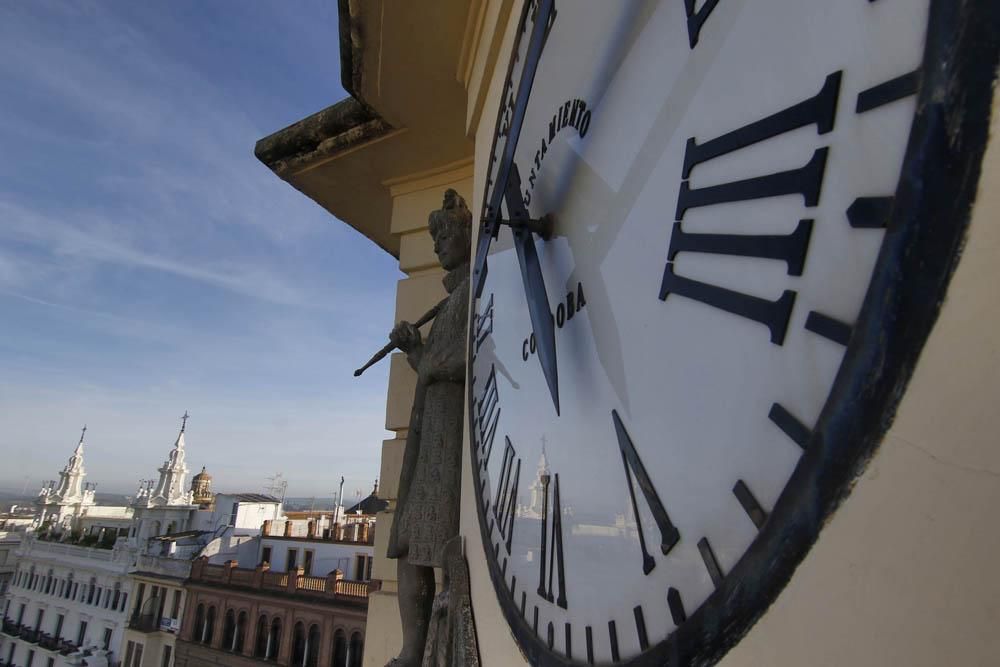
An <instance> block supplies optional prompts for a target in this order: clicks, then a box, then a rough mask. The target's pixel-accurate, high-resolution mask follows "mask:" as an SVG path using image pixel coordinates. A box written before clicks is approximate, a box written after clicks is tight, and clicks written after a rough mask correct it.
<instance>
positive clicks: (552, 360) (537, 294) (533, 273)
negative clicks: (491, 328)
mask: <svg viewBox="0 0 1000 667" xmlns="http://www.w3.org/2000/svg"><path fill="white" fill-rule="evenodd" d="M507 210H508V211H509V212H510V217H511V231H512V232H513V234H514V248H515V249H516V250H517V262H518V264H520V265H521V280H522V281H523V282H524V295H525V297H526V299H527V301H528V313H529V315H530V316H531V330H532V331H533V332H534V334H535V342H536V344H537V345H538V361H539V362H540V363H541V364H542V373H543V374H544V375H545V382H546V384H548V385H549V394H551V396H552V404H553V405H555V408H556V414H557V415H558V414H559V374H558V366H557V364H556V331H555V325H554V323H553V318H552V310H551V309H550V308H549V297H548V294H547V293H546V292H545V279H544V278H543V277H542V266H541V264H540V263H539V261H538V251H537V250H536V249H535V239H534V238H533V237H532V234H531V231H529V229H528V226H527V222H528V220H529V216H528V209H527V208H526V207H525V206H524V200H523V199H521V175H520V173H518V170H517V164H515V163H514V162H513V161H512V162H511V166H510V178H509V179H508V181H507ZM519 223H520V224H519Z"/></svg>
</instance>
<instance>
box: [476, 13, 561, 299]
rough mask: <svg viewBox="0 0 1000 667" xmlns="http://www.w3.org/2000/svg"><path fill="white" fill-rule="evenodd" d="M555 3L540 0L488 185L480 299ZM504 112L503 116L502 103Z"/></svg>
mask: <svg viewBox="0 0 1000 667" xmlns="http://www.w3.org/2000/svg"><path fill="white" fill-rule="evenodd" d="M554 4H555V2H554V0H539V3H538V8H537V13H536V14H535V18H534V24H533V25H532V28H531V41H530V42H528V48H527V52H526V53H525V60H524V66H523V68H522V69H521V77H520V80H519V81H518V84H517V97H516V98H515V100H514V109H513V112H512V114H511V119H510V126H509V127H508V129H507V139H506V142H505V143H504V147H503V154H502V155H501V156H500V162H499V164H498V165H497V178H496V182H495V183H492V184H491V183H489V182H487V185H486V187H487V188H489V187H490V185H492V186H493V190H492V191H491V192H490V198H489V204H488V208H487V210H486V211H485V212H484V213H485V215H487V216H488V219H486V220H484V221H483V227H482V228H481V229H480V234H479V245H478V247H477V248H476V261H475V264H473V267H472V287H473V296H474V297H475V298H477V299H478V298H479V297H480V296H482V293H483V284H484V282H485V280H486V273H487V264H486V255H487V254H488V251H489V247H490V242H491V241H492V240H493V237H495V236H496V233H497V230H498V229H499V225H500V203H501V202H502V201H503V199H504V195H505V194H506V192H507V182H508V180H509V175H510V169H511V166H512V165H513V164H514V151H515V150H516V149H517V141H518V139H519V138H520V136H521V125H522V124H523V123H524V112H525V110H526V109H527V107H528V97H529V96H530V95H531V85H532V83H534V81H535V70H537V69H538V61H539V60H540V59H541V56H542V47H543V46H544V45H545V39H546V36H547V34H548V33H547V29H548V27H549V21H550V19H551V18H552V15H553V12H554V11H555V7H554ZM525 11H529V10H528V8H527V7H525ZM516 51H517V50H516V48H515V53H514V56H513V57H515V58H516V57H517V52H516ZM511 67H512V68H513V63H512V64H511ZM508 76H509V75H508ZM504 99H506V89H505V90H504ZM500 113H501V117H502V115H503V106H502V103H501V112H500ZM495 131H496V132H499V131H500V124H499V122H498V123H497V128H496V130H495ZM493 141H494V142H496V141H497V137H496V136H494V139H493ZM491 152H492V150H491Z"/></svg>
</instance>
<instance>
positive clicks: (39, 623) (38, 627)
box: [35, 609, 45, 631]
mask: <svg viewBox="0 0 1000 667" xmlns="http://www.w3.org/2000/svg"><path fill="white" fill-rule="evenodd" d="M44 617H45V610H44V609H39V610H38V616H36V617H35V630H36V631H38V630H41V629H42V618H44Z"/></svg>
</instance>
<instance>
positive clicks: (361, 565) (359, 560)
mask: <svg viewBox="0 0 1000 667" xmlns="http://www.w3.org/2000/svg"><path fill="white" fill-rule="evenodd" d="M366 563H367V558H366V557H365V555H364V554H358V555H356V556H355V557H354V578H355V579H357V580H359V581H360V580H362V579H364V578H365V565H366Z"/></svg>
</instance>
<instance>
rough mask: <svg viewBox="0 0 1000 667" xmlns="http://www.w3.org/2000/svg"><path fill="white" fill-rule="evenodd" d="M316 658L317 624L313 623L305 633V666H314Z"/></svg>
mask: <svg viewBox="0 0 1000 667" xmlns="http://www.w3.org/2000/svg"><path fill="white" fill-rule="evenodd" d="M317 658H319V626H318V625H316V624H315V623H313V624H312V625H310V626H309V634H308V635H306V660H305V667H316V662H317Z"/></svg>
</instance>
